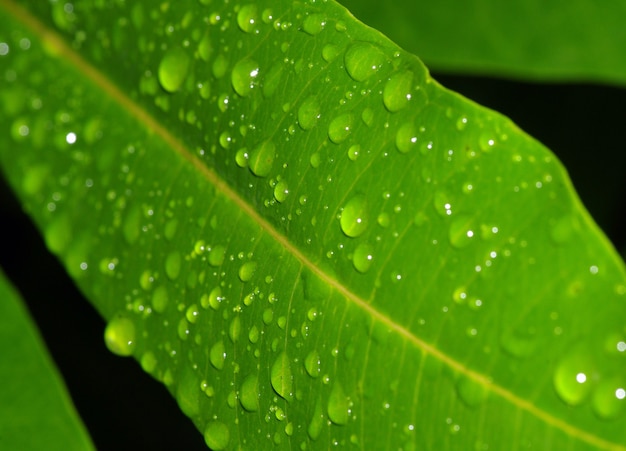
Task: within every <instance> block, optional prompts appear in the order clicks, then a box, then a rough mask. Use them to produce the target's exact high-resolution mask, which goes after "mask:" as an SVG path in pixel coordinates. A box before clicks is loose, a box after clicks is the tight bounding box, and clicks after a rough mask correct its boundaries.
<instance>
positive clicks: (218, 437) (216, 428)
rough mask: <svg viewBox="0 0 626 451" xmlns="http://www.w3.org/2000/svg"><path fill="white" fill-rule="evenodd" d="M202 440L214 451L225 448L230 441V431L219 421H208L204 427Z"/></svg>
mask: <svg viewBox="0 0 626 451" xmlns="http://www.w3.org/2000/svg"><path fill="white" fill-rule="evenodd" d="M204 441H205V442H206V444H207V446H208V447H209V448H211V449H212V450H214V451H221V450H223V449H226V447H227V446H228V442H229V441H230V431H229V430H228V426H226V425H225V424H224V423H222V422H221V421H209V423H208V424H207V425H206V427H205V428H204Z"/></svg>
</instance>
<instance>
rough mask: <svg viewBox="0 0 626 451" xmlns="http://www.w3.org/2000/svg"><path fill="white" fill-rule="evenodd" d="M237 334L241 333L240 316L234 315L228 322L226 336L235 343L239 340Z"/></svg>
mask: <svg viewBox="0 0 626 451" xmlns="http://www.w3.org/2000/svg"><path fill="white" fill-rule="evenodd" d="M239 335H241V318H239V316H235V317H234V318H233V320H232V321H231V323H230V327H229V328H228V337H229V338H230V341H232V342H233V343H237V341H239Z"/></svg>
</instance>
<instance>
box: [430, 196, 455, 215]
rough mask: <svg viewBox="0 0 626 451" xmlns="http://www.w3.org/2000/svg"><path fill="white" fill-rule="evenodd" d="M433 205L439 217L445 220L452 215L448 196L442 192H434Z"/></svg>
mask: <svg viewBox="0 0 626 451" xmlns="http://www.w3.org/2000/svg"><path fill="white" fill-rule="evenodd" d="M433 204H434V205H435V210H437V213H439V216H441V217H443V218H445V217H447V216H450V215H452V204H451V200H450V196H449V195H448V194H447V193H445V192H443V191H436V192H435V195H434V196H433Z"/></svg>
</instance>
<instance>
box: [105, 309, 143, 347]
mask: <svg viewBox="0 0 626 451" xmlns="http://www.w3.org/2000/svg"><path fill="white" fill-rule="evenodd" d="M135 335H136V333H135V324H134V323H133V322H132V321H131V320H130V318H128V317H126V316H116V317H114V318H113V319H112V320H111V321H109V323H108V324H107V327H106V329H105V330H104V343H105V344H106V347H107V348H108V349H109V351H111V352H112V353H113V354H117V355H120V356H129V355H132V354H133V351H134V350H135V345H136V343H135Z"/></svg>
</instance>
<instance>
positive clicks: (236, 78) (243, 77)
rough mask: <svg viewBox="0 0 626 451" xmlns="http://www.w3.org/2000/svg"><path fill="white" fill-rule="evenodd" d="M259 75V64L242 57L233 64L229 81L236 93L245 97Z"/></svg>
mask: <svg viewBox="0 0 626 451" xmlns="http://www.w3.org/2000/svg"><path fill="white" fill-rule="evenodd" d="M258 75H259V64H258V63H257V62H256V61H254V60H251V59H243V60H241V61H239V62H238V63H237V64H235V67H233V71H232V73H231V83H232V85H233V89H234V90H235V92H236V93H237V94H239V95H240V96H242V97H246V96H248V95H249V94H250V91H252V89H253V88H254V87H255V85H256V80H257V76H258Z"/></svg>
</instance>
